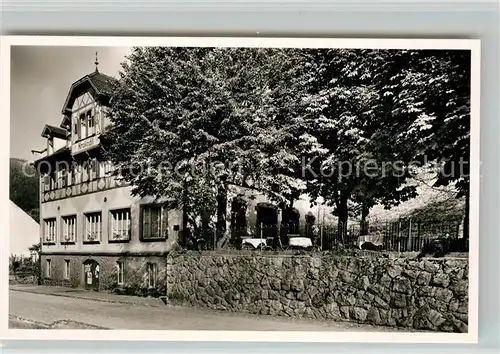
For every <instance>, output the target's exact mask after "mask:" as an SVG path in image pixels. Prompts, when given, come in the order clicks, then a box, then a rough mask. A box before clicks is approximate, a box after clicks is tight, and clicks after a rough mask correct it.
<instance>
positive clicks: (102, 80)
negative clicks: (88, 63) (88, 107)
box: [62, 70, 118, 114]
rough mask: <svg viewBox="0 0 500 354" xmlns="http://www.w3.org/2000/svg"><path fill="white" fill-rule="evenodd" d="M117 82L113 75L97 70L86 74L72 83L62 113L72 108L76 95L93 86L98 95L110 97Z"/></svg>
mask: <svg viewBox="0 0 500 354" xmlns="http://www.w3.org/2000/svg"><path fill="white" fill-rule="evenodd" d="M117 84H118V80H117V79H115V78H114V77H112V76H108V75H105V74H102V73H100V72H99V71H97V70H96V71H94V72H93V73H90V74H88V75H85V76H84V77H82V78H81V79H79V80H78V81H76V82H74V83H73V84H72V85H71V88H70V90H69V93H68V96H67V98H66V101H65V102H64V106H63V109H62V113H63V114H65V113H67V112H68V111H69V110H70V109H71V106H72V105H73V102H74V101H75V98H76V96H78V95H79V94H81V93H83V92H85V91H86V90H88V89H89V88H92V89H93V90H94V92H95V94H96V95H99V96H107V97H109V96H111V94H112V93H113V90H114V88H115V87H116V85H117Z"/></svg>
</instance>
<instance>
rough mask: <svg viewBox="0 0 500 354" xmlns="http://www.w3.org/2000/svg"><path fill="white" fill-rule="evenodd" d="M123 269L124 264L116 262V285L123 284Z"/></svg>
mask: <svg viewBox="0 0 500 354" xmlns="http://www.w3.org/2000/svg"><path fill="white" fill-rule="evenodd" d="M123 270H124V265H123V262H122V261H119V262H116V272H117V281H116V282H117V283H118V285H123Z"/></svg>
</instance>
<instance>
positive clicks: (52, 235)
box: [45, 218, 56, 243]
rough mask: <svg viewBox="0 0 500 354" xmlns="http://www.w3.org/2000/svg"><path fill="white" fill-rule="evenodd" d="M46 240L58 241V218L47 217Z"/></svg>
mask: <svg viewBox="0 0 500 354" xmlns="http://www.w3.org/2000/svg"><path fill="white" fill-rule="evenodd" d="M45 242H50V243H52V242H56V218H51V219H45Z"/></svg>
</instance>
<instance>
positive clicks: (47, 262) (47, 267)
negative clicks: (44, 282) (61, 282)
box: [45, 259, 52, 278]
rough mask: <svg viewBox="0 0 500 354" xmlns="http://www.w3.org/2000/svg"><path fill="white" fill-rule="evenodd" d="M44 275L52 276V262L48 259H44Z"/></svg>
mask: <svg viewBox="0 0 500 354" xmlns="http://www.w3.org/2000/svg"><path fill="white" fill-rule="evenodd" d="M45 275H46V276H47V278H50V277H51V276H52V262H51V260H50V259H47V260H45Z"/></svg>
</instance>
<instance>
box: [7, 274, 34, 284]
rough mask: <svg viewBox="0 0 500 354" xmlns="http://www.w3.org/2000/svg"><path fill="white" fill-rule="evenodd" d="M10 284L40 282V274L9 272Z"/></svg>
mask: <svg viewBox="0 0 500 354" xmlns="http://www.w3.org/2000/svg"><path fill="white" fill-rule="evenodd" d="M9 284H12V285H13V284H33V285H36V284H38V276H36V275H33V274H22V273H21V274H9Z"/></svg>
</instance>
